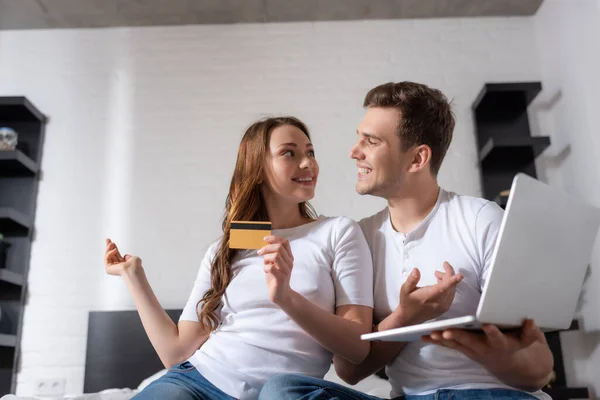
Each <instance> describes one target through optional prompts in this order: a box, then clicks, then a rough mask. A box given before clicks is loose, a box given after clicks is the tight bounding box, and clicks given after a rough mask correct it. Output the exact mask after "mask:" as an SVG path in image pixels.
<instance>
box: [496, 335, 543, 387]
mask: <svg viewBox="0 0 600 400" xmlns="http://www.w3.org/2000/svg"><path fill="white" fill-rule="evenodd" d="M553 368H554V358H553V356H552V352H551V351H550V349H549V348H548V345H547V344H546V343H541V342H536V343H534V344H532V345H531V346H529V347H528V348H526V349H523V350H520V351H518V352H517V353H515V355H514V356H513V360H512V362H510V363H508V365H506V366H503V367H502V368H501V369H498V370H494V369H490V368H488V370H489V371H490V372H491V373H492V374H493V375H495V376H496V377H497V378H498V379H500V380H501V381H502V382H503V383H505V384H507V385H508V386H512V387H514V388H516V389H521V390H526V391H528V392H534V391H536V390H539V389H541V388H543V387H544V386H545V385H546V384H547V383H548V381H549V380H550V376H551V374H552V370H553Z"/></svg>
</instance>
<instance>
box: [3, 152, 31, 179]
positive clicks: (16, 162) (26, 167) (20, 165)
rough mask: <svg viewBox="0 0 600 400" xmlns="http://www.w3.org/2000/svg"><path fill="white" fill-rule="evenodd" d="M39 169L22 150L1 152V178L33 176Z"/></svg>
mask: <svg viewBox="0 0 600 400" xmlns="http://www.w3.org/2000/svg"><path fill="white" fill-rule="evenodd" d="M38 171H39V167H38V165H37V163H36V162H35V161H33V160H32V159H31V158H29V157H27V156H26V155H25V154H24V153H23V152H22V151H20V150H18V149H17V150H12V151H1V150H0V176H33V175H35V174H37V173H38Z"/></svg>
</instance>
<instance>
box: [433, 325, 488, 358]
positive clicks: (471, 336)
mask: <svg viewBox="0 0 600 400" xmlns="http://www.w3.org/2000/svg"><path fill="white" fill-rule="evenodd" d="M442 337H443V338H444V339H445V340H454V341H456V342H458V343H460V344H461V345H462V346H464V347H466V348H468V349H469V350H470V351H471V352H472V354H479V355H483V354H486V353H487V352H489V347H488V344H487V343H486V337H485V336H482V335H479V334H477V333H474V332H470V331H468V330H465V329H448V330H445V331H444V332H443V333H442ZM465 354H466V353H465Z"/></svg>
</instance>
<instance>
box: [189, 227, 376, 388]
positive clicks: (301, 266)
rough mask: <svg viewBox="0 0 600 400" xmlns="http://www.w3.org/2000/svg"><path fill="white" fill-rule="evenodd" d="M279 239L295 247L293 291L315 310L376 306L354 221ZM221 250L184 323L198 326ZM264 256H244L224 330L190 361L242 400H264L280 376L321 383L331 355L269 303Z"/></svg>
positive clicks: (367, 258) (284, 233)
mask: <svg viewBox="0 0 600 400" xmlns="http://www.w3.org/2000/svg"><path fill="white" fill-rule="evenodd" d="M272 234H273V235H276V236H280V237H284V238H286V239H287V240H288V241H289V242H290V246H291V249H292V253H293V256H294V265H293V268H292V275H291V279H290V286H291V288H292V289H293V290H295V291H297V292H298V293H300V294H301V295H303V296H304V297H306V298H307V299H308V300H310V301H311V302H313V303H314V304H316V305H318V306H320V307H322V308H323V309H325V310H327V311H329V312H331V313H332V314H333V313H335V309H336V307H339V306H343V305H348V304H355V305H362V306H368V307H372V306H373V267H372V260H371V253H370V251H369V247H368V245H367V242H366V240H365V238H364V236H363V233H362V231H361V229H360V227H359V226H358V224H357V223H356V222H354V221H353V220H351V219H349V218H345V217H334V218H328V217H319V218H318V219H317V220H315V221H314V222H311V223H308V224H305V225H301V226H299V227H296V228H290V229H276V230H273V231H272ZM217 245H218V243H215V244H213V245H212V246H211V247H210V248H209V249H208V251H207V253H206V256H205V257H204V259H203V260H202V264H201V266H200V271H199V272H198V277H197V279H196V282H195V284H194V288H193V290H192V294H191V295H190V298H189V300H188V302H187V304H186V306H185V308H184V310H183V312H182V314H181V317H180V321H194V322H198V317H197V312H196V305H197V303H198V302H199V301H200V299H201V298H202V296H203V295H204V293H205V292H206V291H207V290H208V289H209V288H210V268H211V261H212V260H213V258H214V255H215V253H216V249H217ZM263 267H264V262H263V257H261V256H259V255H258V254H257V253H256V250H244V251H240V253H239V254H238V256H236V258H235V259H234V262H233V265H232V272H233V276H234V278H233V279H232V280H231V283H230V284H229V286H228V288H227V290H226V292H225V295H224V296H223V300H222V308H221V309H220V321H221V324H220V325H219V327H218V328H217V329H216V330H215V331H213V332H212V333H211V335H210V337H209V338H208V340H207V341H206V342H205V343H204V344H203V345H202V347H201V348H200V349H199V350H198V351H196V353H195V354H194V355H193V356H192V357H191V358H190V359H189V361H190V362H191V363H192V364H193V365H194V366H195V367H196V368H197V369H198V371H199V372H200V373H201V374H202V375H203V376H204V377H205V378H206V379H208V380H209V381H210V382H211V383H212V384H213V385H215V386H216V387H218V388H219V389H221V390H222V391H223V392H225V393H227V394H228V395H230V396H233V397H235V398H239V399H255V398H257V397H258V394H259V392H260V389H261V387H262V386H263V384H264V383H265V381H266V380H267V379H268V378H269V377H271V376H273V375H275V374H281V373H297V374H304V375H308V376H313V377H318V378H322V377H323V376H324V375H325V373H327V371H328V369H329V367H330V364H331V359H332V354H331V353H330V352H329V351H327V350H326V349H325V348H323V347H322V346H321V345H320V344H319V343H318V342H317V341H316V340H314V339H313V338H312V337H311V336H310V335H308V334H307V333H306V332H304V330H303V329H302V328H300V327H299V326H298V325H296V323H295V322H293V321H292V320H291V319H290V318H289V317H288V316H287V314H286V313H284V312H283V311H282V310H281V309H280V308H279V307H278V306H276V305H275V304H273V302H271V300H270V299H269V294H268V289H267V283H266V280H265V273H264V271H263Z"/></svg>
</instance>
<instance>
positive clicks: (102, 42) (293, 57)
mask: <svg viewBox="0 0 600 400" xmlns="http://www.w3.org/2000/svg"><path fill="white" fill-rule="evenodd" d="M539 78H540V65H539V60H538V55H537V52H536V46H535V35H534V25H533V23H532V19H531V18H484V19H441V20H406V21H378V22H336V23H328V22H323V23H293V24H272V25H220V26H193V27H169V28H135V29H104V30H61V31H58V30H56V31H14V32H11V31H2V32H0V95H25V96H27V97H28V98H29V99H30V100H31V101H32V102H33V103H34V104H35V105H37V106H38V107H39V108H40V110H42V111H43V112H44V113H46V114H47V115H49V116H50V117H51V121H50V124H49V125H48V129H47V137H46V145H45V149H44V153H45V154H44V159H43V165H42V167H43V170H44V179H43V181H42V182H41V186H40V193H39V198H38V213H37V220H36V231H37V238H36V241H35V243H34V246H33V254H32V260H31V272H30V277H29V289H30V297H29V302H28V306H27V309H26V313H25V323H24V331H23V342H22V344H23V347H22V350H23V357H22V368H21V373H20V374H19V377H18V382H19V384H18V388H17V392H18V393H19V394H21V395H30V394H32V391H33V383H34V381H35V379H38V378H46V377H64V378H66V379H67V392H68V393H78V392H81V391H82V388H83V375H84V361H85V346H86V334H87V313H88V310H90V309H124V308H132V307H133V304H132V301H131V300H130V298H129V295H128V293H127V292H126V289H125V287H124V285H123V283H122V282H121V281H119V279H118V278H114V277H107V276H105V275H104V272H103V265H102V251H103V239H104V238H105V237H106V236H110V237H111V238H113V239H114V240H116V241H117V242H118V243H119V244H120V245H121V247H122V248H123V250H125V251H127V252H131V253H134V254H138V255H140V256H141V257H143V259H144V262H145V266H146V269H147V274H148V278H149V280H150V282H151V284H152V285H153V287H154V289H155V291H156V293H157V296H158V298H159V299H160V300H161V302H162V304H163V306H164V307H181V306H182V305H183V304H184V301H185V300H186V299H187V296H188V291H189V289H190V288H191V285H192V281H193V279H194V277H195V274H196V269H197V267H198V264H199V261H200V259H201V257H202V256H203V253H204V251H205V249H206V247H207V246H208V244H209V243H210V242H212V241H213V240H214V239H216V238H217V237H218V234H219V224H220V217H221V213H222V209H223V204H224V201H225V196H226V190H227V188H228V184H229V179H230V174H231V172H232V170H233V162H234V158H235V153H236V151H237V145H238V143H239V139H240V138H241V135H242V133H243V131H244V129H245V127H246V126H248V125H249V124H250V123H251V122H252V121H254V120H255V119H257V118H259V117H261V116H264V115H267V114H269V115H270V114H292V115H296V116H298V117H300V118H301V119H304V120H305V121H306V122H307V124H308V125H309V126H310V128H311V129H312V132H313V135H314V137H313V141H314V143H315V145H316V151H317V157H318V160H319V162H320V164H321V177H320V183H319V187H318V188H317V197H316V199H315V201H314V205H315V206H316V208H317V210H318V211H319V212H320V213H323V214H329V215H340V214H342V215H348V216H351V217H355V218H359V217H361V216H365V215H367V214H370V213H373V212H375V211H377V210H378V209H379V208H380V207H381V206H382V202H381V201H378V200H376V199H372V198H366V197H359V196H358V195H356V194H355V192H354V180H355V174H356V170H355V167H354V163H353V162H352V161H351V160H350V159H349V157H348V153H349V150H350V147H351V146H352V144H353V143H354V140H355V138H356V135H355V129H356V126H357V124H358V122H359V121H360V119H361V117H362V109H361V104H362V100H363V97H364V95H365V94H366V92H367V91H368V90H369V89H370V88H372V87H373V86H375V85H377V84H380V83H384V82H387V81H390V80H394V81H398V80H414V81H419V82H424V83H427V84H430V85H432V86H434V87H437V88H440V89H442V90H443V91H444V92H445V93H446V94H447V95H448V96H449V97H451V98H454V107H455V112H456V116H457V119H458V124H457V127H456V131H455V138H454V142H453V144H452V146H451V148H450V152H449V154H448V156H447V159H446V163H445V164H444V166H443V167H442V171H441V175H440V180H441V182H442V184H443V185H444V186H445V187H446V188H448V189H451V190H455V191H459V192H462V193H465V194H472V195H478V194H479V193H480V188H479V175H478V170H477V159H476V146H475V137H474V130H473V124H472V115H471V110H470V106H471V103H472V101H473V100H474V99H475V97H476V95H477V94H478V92H479V90H480V89H481V87H482V85H483V84H484V83H485V82H490V81H492V82H493V81H496V82H503V81H518V80H538V79H539Z"/></svg>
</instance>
